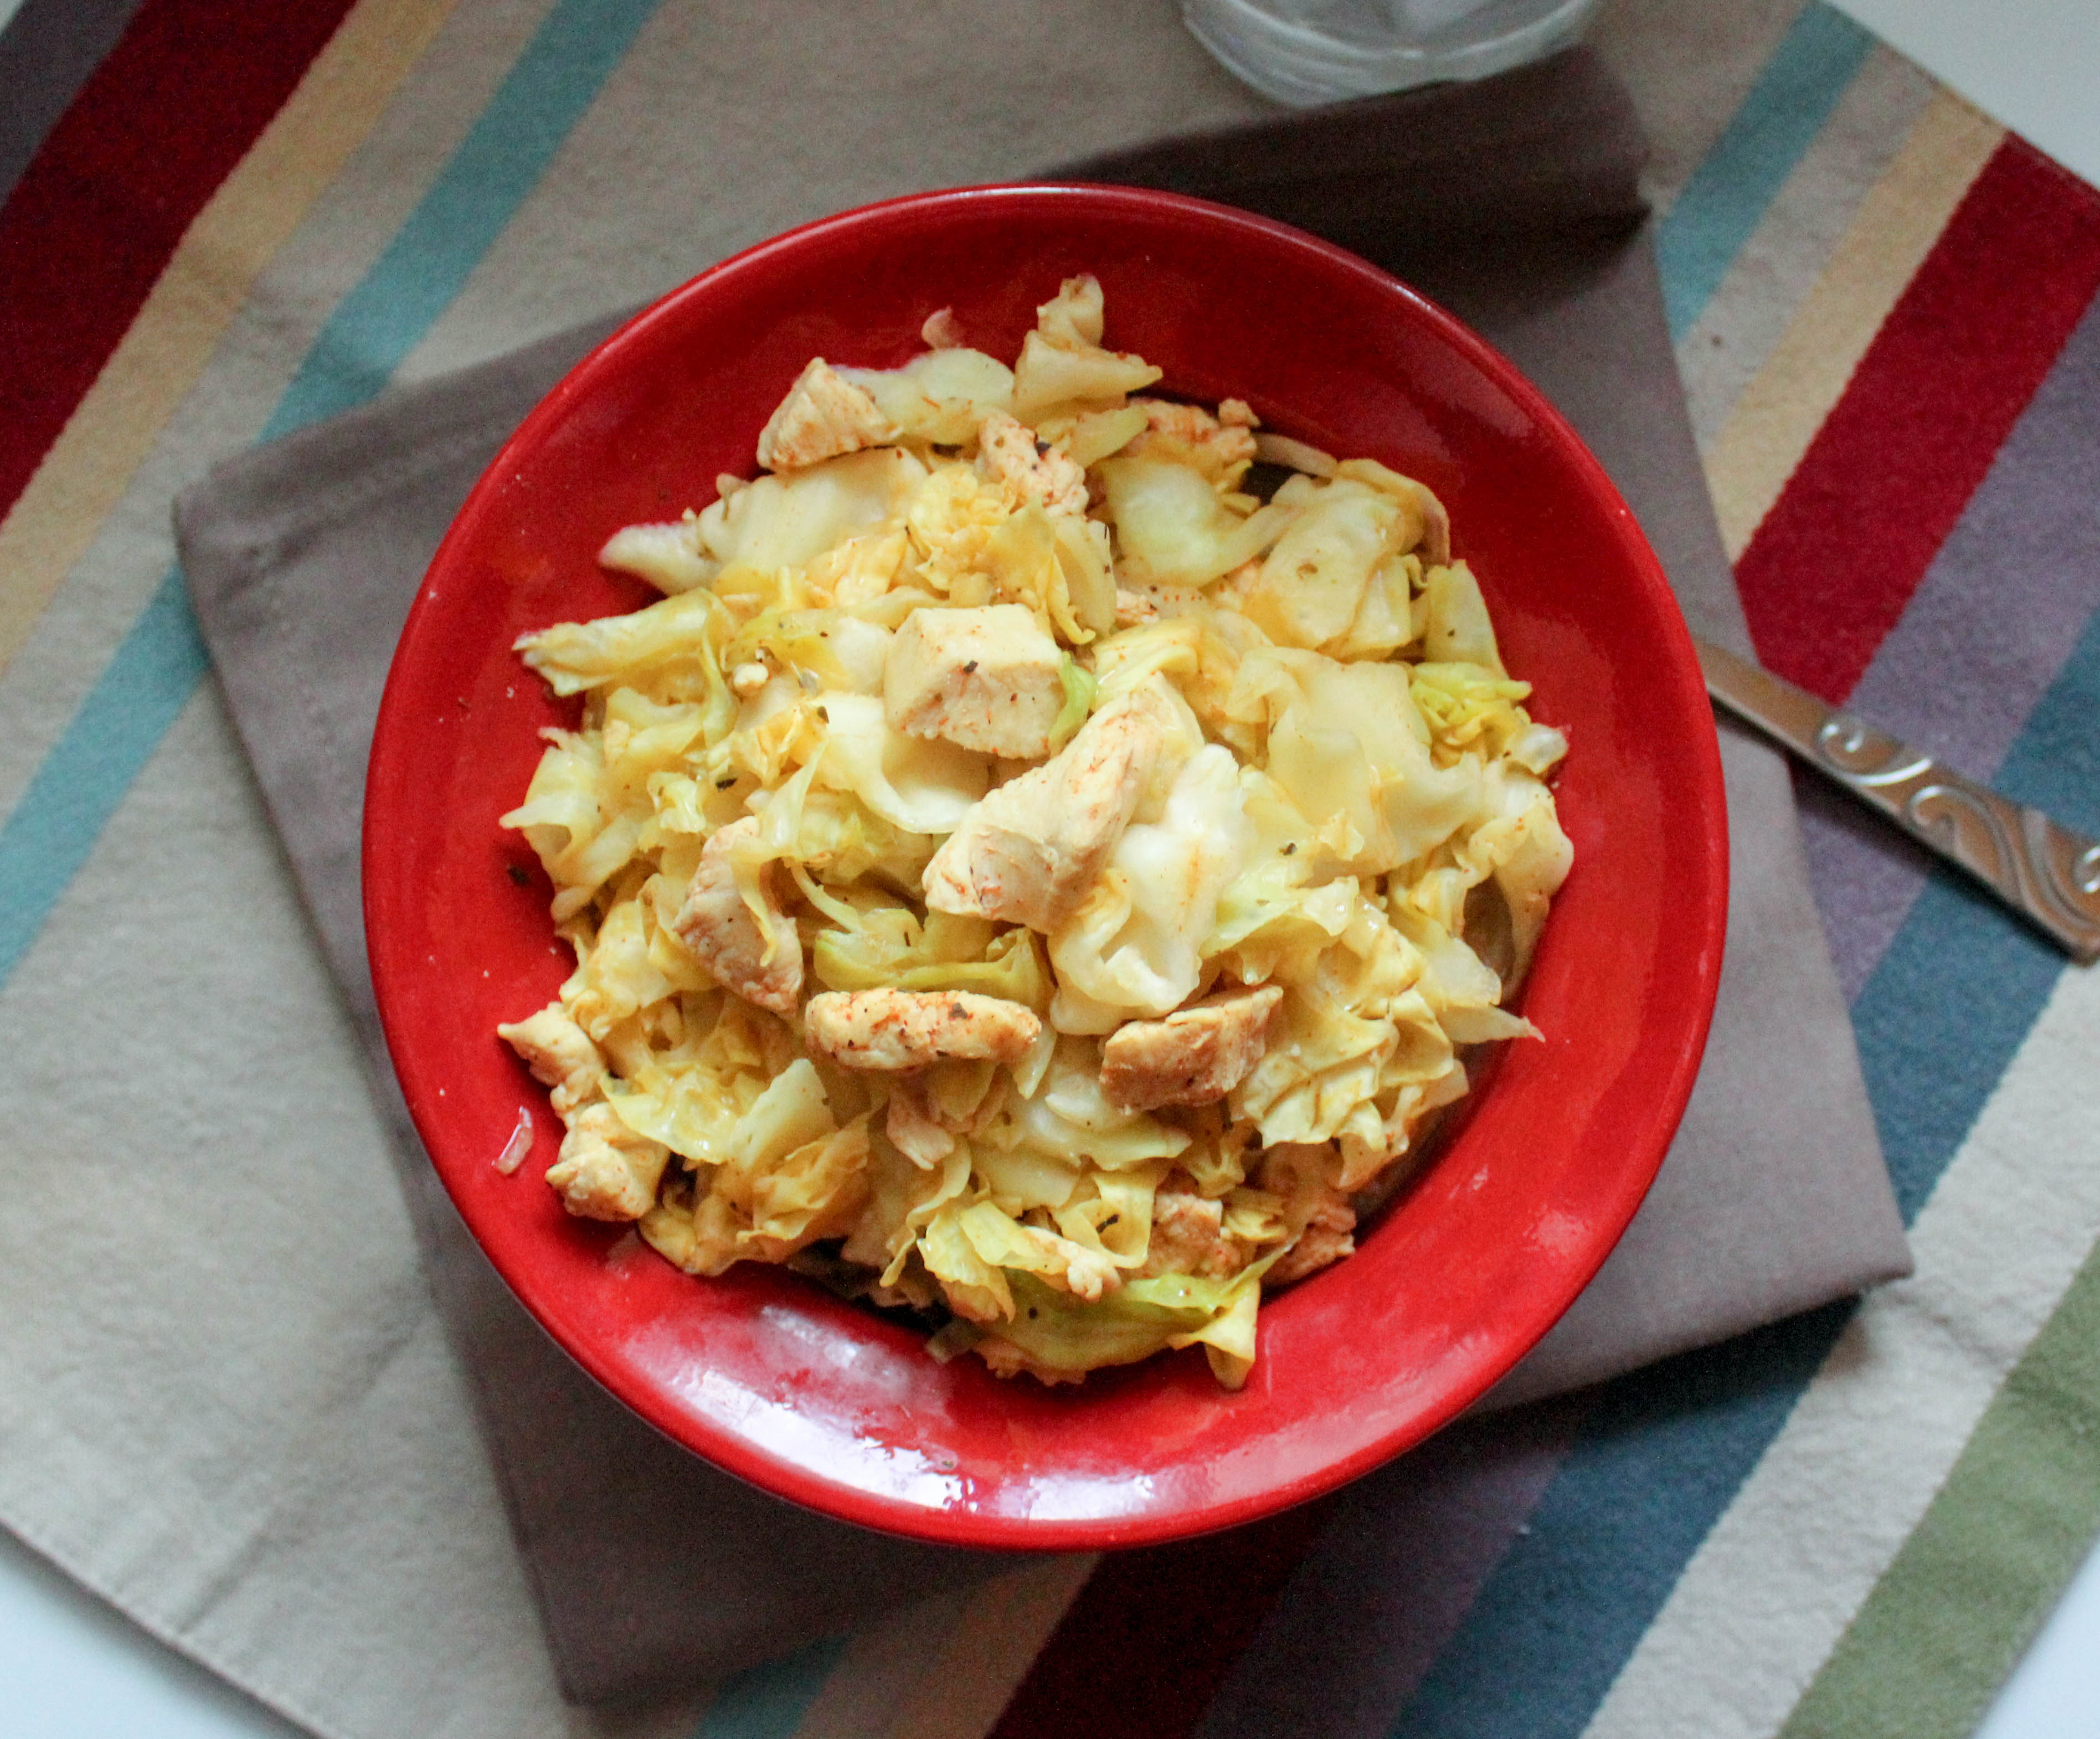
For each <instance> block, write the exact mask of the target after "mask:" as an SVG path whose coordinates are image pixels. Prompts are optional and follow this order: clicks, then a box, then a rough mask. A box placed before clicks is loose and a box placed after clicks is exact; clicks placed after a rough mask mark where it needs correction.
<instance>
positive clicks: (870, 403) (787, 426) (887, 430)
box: [758, 356, 898, 471]
mask: <svg viewBox="0 0 2100 1739" xmlns="http://www.w3.org/2000/svg"><path fill="white" fill-rule="evenodd" d="M897 435H898V428H897V425H896V424H895V423H893V422H891V421H890V420H889V418H888V417H885V416H884V415H883V414H882V411H881V408H880V407H879V406H878V405H877V404H876V402H875V400H874V399H873V398H871V396H870V395H868V394H867V392H865V391H862V389H861V388H860V387H858V386H854V383H853V382H851V381H849V380H847V379H845V377H843V376H842V375H840V373H839V372H838V371H837V370H836V369H834V368H832V365H831V364H829V363H827V362H826V361H825V360H824V359H823V357H821V356H818V357H816V358H814V360H812V361H811V362H810V365H809V366H808V367H807V368H805V369H803V371H802V372H801V373H800V374H799V375H797V376H796V377H795V384H794V385H793V386H791V387H789V388H788V389H787V397H786V398H784V399H782V400H781V401H780V404H779V408H776V409H775V410H774V413H773V414H772V416H771V417H769V418H767V420H766V424H765V429H764V430H762V431H761V434H760V435H759V437H758V462H759V463H760V464H761V465H762V466H765V468H766V470H769V471H792V470H799V469H800V468H801V467H802V466H805V465H814V464H816V463H817V461H818V460H820V459H836V457H838V456H839V455H840V453H847V452H859V451H860V450H861V448H863V447H880V445H881V444H883V443H884V442H885V441H893V440H895V439H897Z"/></svg>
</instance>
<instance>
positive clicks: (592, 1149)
mask: <svg viewBox="0 0 2100 1739" xmlns="http://www.w3.org/2000/svg"><path fill="white" fill-rule="evenodd" d="M670 1156H671V1150H670V1149H669V1148H668V1147H666V1146H665V1145H664V1144H663V1143H662V1142H661V1141H651V1140H650V1139H649V1138H648V1137H646V1136H642V1135H637V1134H636V1133H635V1132H633V1130H632V1129H630V1128H628V1127H627V1125H626V1124H625V1123H622V1122H621V1121H620V1114H619V1113H618V1112H616V1111H615V1110H613V1108H612V1107H611V1106H609V1105H605V1104H598V1105H587V1106H585V1107H584V1108H583V1110H581V1111H580V1112H579V1113H577V1114H576V1121H575V1122H574V1123H571V1124H570V1125H569V1132H568V1133H567V1135H566V1136H565V1137H562V1151H561V1154H560V1157H559V1158H558V1159H556V1160H555V1161H554V1163H553V1164H552V1165H551V1166H549V1167H548V1168H547V1181H548V1182H549V1184H550V1185H553V1186H554V1189H555V1191H556V1192H557V1193H558V1194H559V1195H560V1196H561V1198H562V1206H563V1207H566V1208H567V1209H568V1211H569V1212H571V1213H572V1214H575V1215H576V1216H578V1217H579V1218H580V1219H585V1220H639V1219H640V1218H641V1217H642V1216H643V1215H644V1214H646V1213H647V1212H649V1210H650V1209H651V1207H655V1205H656V1185H658V1184H659V1183H660V1182H661V1181H663V1177H664V1165H665V1164H666V1163H668V1160H669V1159H670Z"/></svg>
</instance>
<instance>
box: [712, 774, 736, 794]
mask: <svg viewBox="0 0 2100 1739" xmlns="http://www.w3.org/2000/svg"><path fill="white" fill-rule="evenodd" d="M735 783H736V775H735V774H734V773H732V774H730V776H729V777H728V778H727V779H717V780H716V781H715V789H716V790H717V791H726V790H728V789H729V788H730V786H732V785H734V784H735Z"/></svg>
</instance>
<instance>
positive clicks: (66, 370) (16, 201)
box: [0, 0, 351, 516]
mask: <svg viewBox="0 0 2100 1739" xmlns="http://www.w3.org/2000/svg"><path fill="white" fill-rule="evenodd" d="M350 8H351V0H280V3H276V4H272V5H268V6H255V5H248V4H241V3H239V0H146V3H145V4H144V5H143V6H142V7H140V8H139V13H138V15H137V16H136V17H135V18H134V19H133V20H131V23H130V27H129V28H128V29H126V31H125V33H124V34H123V36H122V37H121V38H120V39H119V40H118V42H117V46H116V47H115V48H114V49H113V50H112V51H110V53H109V55H108V58H107V59H106V60H104V61H103V63H102V64H101V65H100V66H99V67H98V68H95V72H94V73H93V74H92V75H91V76H90V77H89V78H88V80H87V82H86V83H85V84H84V85H83V86H82V87H81V92H80V95H78V96H77V97H76V98H75V99H73V104H72V106H71V107H70V108H68V109H67V110H66V112H65V114H64V117H62V118H61V119H60V121H59V123H58V125H57V126H55V127H53V128H52V129H51V133H50V135H49V136H48V137H46V139H45V140H44V142H43V144H42V147H41V148H39V150H38V152H37V154H36V156H35V157H34V158H33V160H32V161H30V163H29V167H28V168H27V169H26V170H24V172H23V175H22V179H21V180H20V182H18V183H16V184H15V191H14V192H13V193H12V195H11V196H9V198H8V201H7V205H5V206H4V207H0V516H4V515H5V514H7V511H8V510H10V509H11V508H12V507H13V506H14V505H15V499H16V497H19V496H20V494H21V492H22V490H23V489H24V487H25V486H26V485H27V484H28V483H29V479H30V478H31V477H33V475H34V474H36V470H37V466H38V464H39V463H40V462H41V461H42V459H43V456H44V454H45V452H46V451H48V450H49V448H50V447H51V443H52V442H53V441H55V440H56V439H58V436H59V434H60V430H63V429H64V427H65V425H66V420H67V419H68V417H71V416H72V415H73V408H74V407H75V406H76V405H77V404H79V403H80V401H81V399H82V397H83V396H84V395H86V391H87V390H88V388H89V387H90V386H93V385H94V383H95V377H96V376H97V375H98V374H99V373H101V372H102V366H103V364H104V363H105V362H107V361H108V359H109V355H110V353H111V351H114V350H115V349H116V348H117V345H118V343H119V342H121V340H122V338H123V337H124V334H125V333H126V331H127V330H128V329H130V324H131V322H132V321H133V320H135V318H136V317H137V316H138V313H139V308H140V307H142V306H143V303H144V302H145V300H146V298H147V295H148V293H149V292H150V291H151V290H152V287H153V285H154V283H155V281H156V280H157V279H158V278H159V277H160V276H161V271H162V270H163V269H164V268H165V267H166V265H167V263H168V260H169V258H170V256H171V255H172V254H174V251H175V248H176V245H177V244H178V243H179V242H180V241H181V240H182V238H183V233H184V232H185V231H187V230H188V228H189V227H190V223H191V222H192V219H194V218H196V214H197V213H198V212H199V211H201V210H203V208H204V205H205V202H206V201H208V200H210V197H211V196H212V194H213V193H214V192H215V191H216V190H217V188H218V185H219V183H221V182H222V181H223V180H224V179H226V178H227V175H228V174H231V173H232V170H233V169H234V167H235V166H236V165H237V164H238V163H239V162H240V160H241V159H242V158H243V157H245V156H246V155H247V154H248V151H249V147H250V146H251V145H253V144H254V142H255V140H256V139H257V137H258V135H260V134H261V133H262V130H263V128H264V127H266V126H268V125H269V122H270V119H271V117H272V116H273V115H275V114H276V113H277V111H278V109H279V108H280V107H282V106H283V104H284V102H285V99H286V98H287V97H289V95H291V94H292V92H293V90H294V89H295V88H296V87H297V86H298V82H299V80H300V78H301V77H302V76H303V75H304V74H305V73H306V70H307V66H308V65H309V64H311V61H312V60H313V58H314V56H315V55H317V54H319V53H320V51H321V48H322V46H324V44H325V43H326V42H328V40H329V38H330V37H331V36H333V34H334V33H335V30H336V27H337V25H338V24H341V23H342V19H343V16H344V15H345V14H346V13H347V12H348V11H350Z"/></svg>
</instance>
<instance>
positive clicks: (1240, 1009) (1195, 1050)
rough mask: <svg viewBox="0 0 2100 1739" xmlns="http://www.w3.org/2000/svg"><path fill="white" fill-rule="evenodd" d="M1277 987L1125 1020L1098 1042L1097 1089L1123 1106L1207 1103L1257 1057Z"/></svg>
mask: <svg viewBox="0 0 2100 1739" xmlns="http://www.w3.org/2000/svg"><path fill="white" fill-rule="evenodd" d="M1282 1000H1283V992H1282V989H1281V988H1279V987H1278V986H1276V985H1273V984H1264V985H1263V986H1260V988H1259V989H1256V990H1251V991H1226V992H1224V994H1222V995H1216V996H1207V997H1206V998H1204V999H1203V1000H1202V1001H1201V1002H1199V1003H1198V1004H1195V1005H1194V1006H1193V1007H1192V1008H1187V1009H1176V1010H1175V1011H1174V1013H1171V1014H1170V1015H1167V1017H1165V1018H1164V1019H1162V1020H1157V1021H1125V1022H1123V1025H1122V1026H1118V1028H1116V1030H1115V1031H1114V1032H1112V1033H1110V1035H1108V1038H1107V1039H1106V1041H1105V1042H1104V1044H1102V1046H1101V1092H1102V1093H1103V1094H1104V1095H1105V1097H1107V1099H1108V1101H1109V1103H1110V1104H1111V1105H1114V1106H1118V1107H1119V1108H1120V1109H1122V1110H1126V1111H1149V1110H1156V1109H1158V1107H1159V1106H1163V1105H1208V1104H1210V1103H1211V1102H1212V1101H1215V1100H1218V1099H1222V1098H1224V1096H1225V1095H1226V1094H1227V1093H1229V1092H1231V1091H1232V1090H1233V1088H1235V1087H1237V1086H1238V1085H1239V1084H1240V1083H1241V1082H1242V1081H1243V1080H1245V1079H1246V1075H1247V1071H1248V1070H1250V1069H1251V1068H1253V1067H1254V1066H1255V1064H1256V1063H1257V1062H1259V1061H1260V1060H1261V1051H1262V1041H1263V1039H1264V1038H1265V1037H1266V1036H1267V1035H1268V1022H1269V1017H1270V1016H1272V1015H1273V1014H1274V1013H1276V1005H1277V1004H1278V1003H1280V1002H1282Z"/></svg>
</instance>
